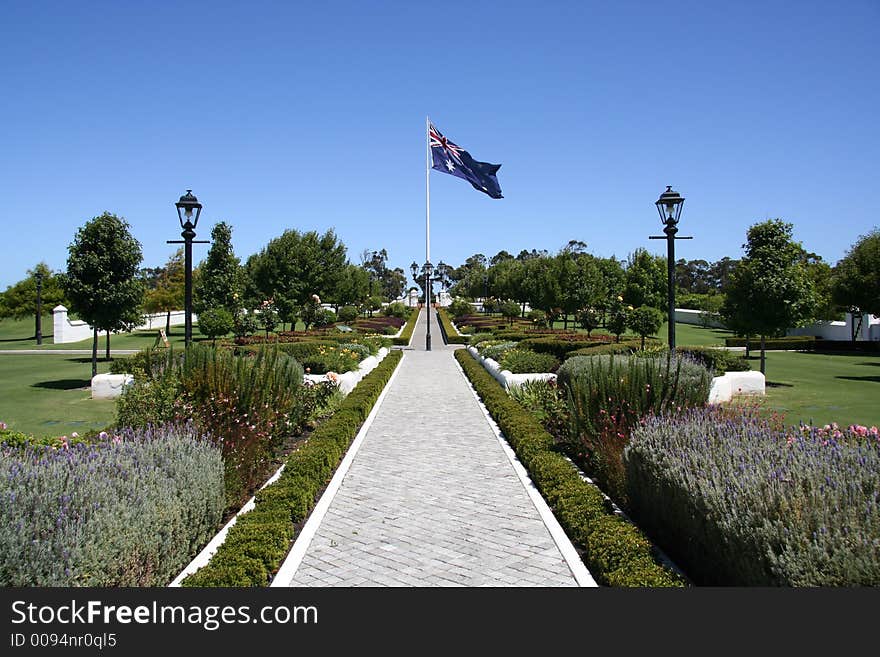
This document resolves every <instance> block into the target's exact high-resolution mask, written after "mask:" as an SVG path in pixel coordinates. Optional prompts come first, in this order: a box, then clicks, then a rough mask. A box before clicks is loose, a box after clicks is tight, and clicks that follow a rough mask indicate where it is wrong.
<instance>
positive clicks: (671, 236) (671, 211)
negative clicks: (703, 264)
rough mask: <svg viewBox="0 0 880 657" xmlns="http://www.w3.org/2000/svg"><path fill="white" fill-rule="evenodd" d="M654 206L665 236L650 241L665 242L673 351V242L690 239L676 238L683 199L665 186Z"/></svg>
mask: <svg viewBox="0 0 880 657" xmlns="http://www.w3.org/2000/svg"><path fill="white" fill-rule="evenodd" d="M654 205H656V206H657V212H658V213H659V215H660V222H661V223H662V224H663V225H664V228H663V232H664V233H665V235H652V236H651V238H650V239H652V240H662V239H665V240H666V284H667V290H666V301H667V306H668V307H667V317H666V322H667V332H668V340H669V349H670V350H673V349H675V240H689V239H692V238H691V237H677V236H676V233H678V221H679V219H680V218H681V208H682V206H683V205H684V197H683V196H681V195H680V194H679V193H678V192H676V191H673V189H672V186H670V185H667V186H666V191H665V192H663V193H662V194H661V195H660V198H658V199H657V200H656V201H655V202H654Z"/></svg>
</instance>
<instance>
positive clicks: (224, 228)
mask: <svg viewBox="0 0 880 657" xmlns="http://www.w3.org/2000/svg"><path fill="white" fill-rule="evenodd" d="M241 277H242V273H241V261H240V260H239V259H238V258H237V257H236V256H235V253H234V252H233V250H232V226H230V225H229V224H227V223H226V222H225V221H221V222H219V223H217V224H215V225H214V228H213V229H212V230H211V248H209V249H208V257H207V258H206V259H205V261H204V262H203V263H202V264H201V265H200V266H199V275H198V277H197V278H196V280H195V281H194V284H193V310H195V311H196V313H197V314H198V315H199V317H201V315H202V313H203V312H205V311H206V310H210V309H212V308H225V309H226V310H228V311H229V314H230V316H233V317H234V316H235V314H236V313H237V312H238V309H239V307H240V305H241V292H242V280H241Z"/></svg>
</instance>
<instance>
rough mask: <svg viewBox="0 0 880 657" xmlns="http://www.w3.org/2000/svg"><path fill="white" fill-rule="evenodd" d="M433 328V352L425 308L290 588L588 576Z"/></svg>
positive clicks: (568, 580) (561, 580) (534, 582)
mask: <svg viewBox="0 0 880 657" xmlns="http://www.w3.org/2000/svg"><path fill="white" fill-rule="evenodd" d="M432 316H433V314H432ZM432 327H433V328H432V337H433V341H432V342H433V345H432V346H433V350H432V351H431V352H426V351H424V342H425V337H424V336H425V322H424V312H423V313H422V316H421V318H420V321H419V324H418V328H417V330H416V333H415V336H414V338H413V350H408V351H407V352H406V357H405V358H404V360H403V362H402V363H401V365H400V371H399V372H398V374H397V377H396V379H395V381H394V384H393V385H392V386H391V388H390V389H389V390H388V392H387V395H386V397H385V399H384V401H383V403H382V405H381V407H380V409H379V411H378V413H377V415H376V417H375V419H374V421H373V424H372V426H371V427H370V430H369V431H368V433H367V435H366V436H365V439H364V442H363V444H362V445H361V448H360V450H359V451H358V453H357V455H356V456H355V458H354V461H353V462H352V465H351V468H350V469H349V471H348V473H347V474H346V477H345V479H344V480H343V482H342V485H341V487H340V488H339V490H338V491H337V493H336V495H335V497H334V498H333V500H332V502H331V504H330V508H329V510H328V512H327V514H326V515H325V516H324V518H323V520H322V522H321V524H320V526H319V527H318V530H317V533H316V535H315V536H314V538H313V539H312V541H311V544H310V545H309V547H308V549H307V550H306V554H305V556H304V557H303V559H302V562H301V563H300V565H299V567H298V569H297V570H296V572H295V573H294V575H293V579H292V581H291V582H290V586H576V585H577V584H576V581H575V579H574V576H573V575H572V573H571V571H570V569H569V568H568V566H567V564H566V562H565V560H564V559H563V557H562V555H561V553H560V552H559V549H558V548H557V546H556V544H555V543H554V541H553V539H552V537H551V536H550V532H549V531H548V529H547V528H546V526H545V525H544V523H543V522H542V520H541V518H540V515H539V514H538V511H537V510H536V509H535V507H534V505H533V503H532V502H531V499H530V498H529V496H528V494H527V493H526V491H525V489H524V488H523V485H522V483H521V482H520V480H519V478H518V476H517V475H516V473H515V471H514V470H513V467H512V466H511V464H510V462H509V460H508V459H507V456H506V455H505V453H504V451H503V449H502V448H501V446H500V445H499V444H498V441H497V440H496V438H495V436H494V434H493V433H492V431H491V429H490V427H489V424H488V422H487V421H486V417H485V415H484V413H483V411H482V410H481V408H480V406H479V404H478V403H477V401H476V399H475V398H474V396H473V394H472V392H471V391H470V388H469V387H468V385H467V382H466V380H465V379H464V377H462V375H461V373H460V371H459V370H458V367H457V365H456V363H455V361H454V359H453V355H452V351H453V349H452V348H450V347H446V346H444V345H443V342H442V338H441V334H440V330H439V326H438V325H437V324H436V319H435V321H434V324H432Z"/></svg>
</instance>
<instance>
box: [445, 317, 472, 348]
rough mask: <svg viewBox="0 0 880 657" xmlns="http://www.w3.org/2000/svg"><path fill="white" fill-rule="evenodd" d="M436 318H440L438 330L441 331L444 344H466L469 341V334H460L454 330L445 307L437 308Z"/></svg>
mask: <svg viewBox="0 0 880 657" xmlns="http://www.w3.org/2000/svg"><path fill="white" fill-rule="evenodd" d="M437 318H438V319H439V320H440V330H441V331H443V340H444V342H446V344H467V343H468V342H469V341H470V339H471V336H469V335H460V334H459V333H458V331H457V330H455V327H454V326H453V325H452V321H451V320H450V319H449V315H448V314H447V312H446V309H445V308H438V309H437Z"/></svg>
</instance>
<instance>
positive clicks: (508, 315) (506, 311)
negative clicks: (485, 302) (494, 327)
mask: <svg viewBox="0 0 880 657" xmlns="http://www.w3.org/2000/svg"><path fill="white" fill-rule="evenodd" d="M500 310H501V315H502V316H503V317H504V318H505V319H506V320H507V323H508V324H513V320H515V319H516V318H517V317H519V314H520V306H519V304H518V303H517V302H516V301H505V302H504V303H502V304H501V308H500Z"/></svg>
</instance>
